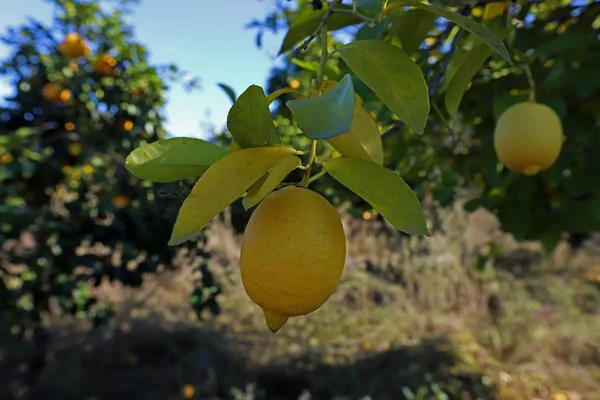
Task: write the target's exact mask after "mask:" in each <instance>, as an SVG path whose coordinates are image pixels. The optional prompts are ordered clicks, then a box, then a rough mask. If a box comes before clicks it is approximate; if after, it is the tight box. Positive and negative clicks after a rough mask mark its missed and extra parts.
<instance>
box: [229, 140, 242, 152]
mask: <svg viewBox="0 0 600 400" xmlns="http://www.w3.org/2000/svg"><path fill="white" fill-rule="evenodd" d="M239 150H240V145H239V144H237V143H236V142H235V140H232V141H231V145H229V154H231V153H235V152H236V151H239Z"/></svg>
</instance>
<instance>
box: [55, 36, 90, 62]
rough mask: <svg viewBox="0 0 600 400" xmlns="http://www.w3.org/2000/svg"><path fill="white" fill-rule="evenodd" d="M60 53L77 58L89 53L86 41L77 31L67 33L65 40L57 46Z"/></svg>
mask: <svg viewBox="0 0 600 400" xmlns="http://www.w3.org/2000/svg"><path fill="white" fill-rule="evenodd" d="M58 49H59V51H60V53H61V54H62V55H64V56H66V57H69V58H78V57H83V56H87V55H89V54H90V48H89V46H88V44H87V42H86V41H85V40H84V39H83V38H82V37H81V35H79V33H77V32H71V33H69V34H67V36H66V38H65V40H64V41H63V42H62V43H61V44H60V45H59V47H58Z"/></svg>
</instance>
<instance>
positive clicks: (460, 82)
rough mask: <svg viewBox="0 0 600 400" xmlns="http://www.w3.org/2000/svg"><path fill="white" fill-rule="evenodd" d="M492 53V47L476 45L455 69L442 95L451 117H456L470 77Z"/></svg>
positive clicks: (471, 77)
mask: <svg viewBox="0 0 600 400" xmlns="http://www.w3.org/2000/svg"><path fill="white" fill-rule="evenodd" d="M490 55H492V49H490V48H489V47H487V46H478V47H476V48H475V49H473V50H471V51H470V52H469V53H468V55H467V56H466V58H465V60H464V61H463V62H462V63H461V65H460V68H459V69H458V70H457V71H456V73H455V74H454V76H453V77H452V80H451V81H450V84H449V85H448V89H446V93H445V96H444V102H445V104H446V109H447V110H448V113H449V114H450V116H451V117H452V118H455V117H456V113H457V112H458V107H459V106H460V102H461V100H462V98H463V96H464V94H465V92H466V91H467V89H468V87H469V83H471V79H473V77H474V76H475V74H477V72H478V71H479V70H480V69H481V66H482V65H483V63H484V62H485V60H487V59H488V57H489V56H490Z"/></svg>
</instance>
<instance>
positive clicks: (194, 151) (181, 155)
mask: <svg viewBox="0 0 600 400" xmlns="http://www.w3.org/2000/svg"><path fill="white" fill-rule="evenodd" d="M226 155H227V150H226V149H224V148H222V147H219V146H217V145H216V144H213V143H210V142H207V141H204V140H202V139H195V138H179V137H178V138H170V139H164V140H159V141H157V142H154V143H149V144H146V145H144V146H140V147H138V148H137V149H135V150H133V151H132V152H131V153H130V154H129V156H127V159H126V160H125V167H126V168H127V169H128V170H129V171H130V172H131V173H132V174H133V175H135V176H137V177H138V178H141V179H146V180H150V181H154V182H174V181H180V180H184V179H189V178H196V177H198V176H200V175H202V174H203V173H204V172H205V171H206V170H207V169H208V168H209V167H210V166H211V165H212V164H214V163H215V162H217V161H219V160H220V159H222V158H223V157H225V156H226Z"/></svg>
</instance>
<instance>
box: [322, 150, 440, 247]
mask: <svg viewBox="0 0 600 400" xmlns="http://www.w3.org/2000/svg"><path fill="white" fill-rule="evenodd" d="M323 167H324V168H325V170H326V171H327V173H329V174H330V175H331V176H333V177H334V178H335V179H336V180H337V181H339V182H340V183H341V184H343V185H344V186H346V187H347V188H348V189H350V190H352V191H353V192H354V193H356V194H357V195H359V196H360V197H361V198H362V199H364V200H365V201H367V202H368V203H369V204H371V205H372V206H373V208H375V209H376V210H377V211H378V212H379V213H380V214H381V215H383V216H384V217H385V218H386V219H387V220H388V221H389V222H390V223H391V224H392V225H393V226H394V227H396V228H397V229H398V230H400V231H402V232H405V233H408V234H414V235H425V236H429V235H430V234H429V230H428V229H427V223H426V222H425V216H424V214H423V210H422V208H421V204H420V203H419V200H417V197H416V196H415V193H414V192H413V191H412V189H411V188H410V187H409V186H408V185H407V184H406V182H404V180H403V179H402V178H401V177H400V176H399V175H398V174H396V173H395V172H393V171H390V170H389V169H387V168H384V167H382V166H380V165H377V164H375V163H372V162H370V161H365V160H359V159H355V158H334V159H330V160H327V161H325V162H323Z"/></svg>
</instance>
